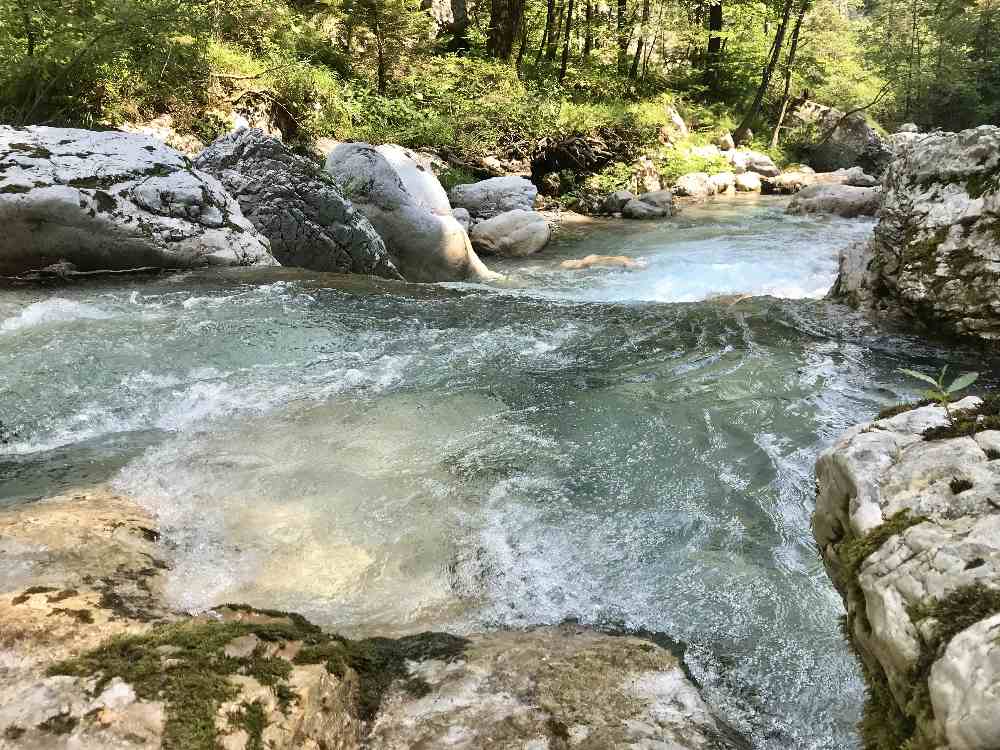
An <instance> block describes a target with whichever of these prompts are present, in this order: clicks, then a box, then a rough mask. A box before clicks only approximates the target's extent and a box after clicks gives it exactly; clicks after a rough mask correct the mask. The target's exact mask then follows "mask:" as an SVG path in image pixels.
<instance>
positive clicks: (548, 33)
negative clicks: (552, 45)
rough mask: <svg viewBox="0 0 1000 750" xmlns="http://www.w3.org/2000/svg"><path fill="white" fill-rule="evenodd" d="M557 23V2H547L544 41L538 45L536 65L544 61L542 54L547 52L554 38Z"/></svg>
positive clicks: (552, 0)
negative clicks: (550, 41)
mask: <svg viewBox="0 0 1000 750" xmlns="http://www.w3.org/2000/svg"><path fill="white" fill-rule="evenodd" d="M555 22H556V0H546V3H545V31H544V32H542V41H541V43H540V44H539V45H538V54H537V55H535V65H536V66H537V65H538V63H540V62H541V61H542V53H543V52H544V51H545V49H546V47H547V46H548V44H549V40H550V39H551V38H552V31H553V29H554V27H555Z"/></svg>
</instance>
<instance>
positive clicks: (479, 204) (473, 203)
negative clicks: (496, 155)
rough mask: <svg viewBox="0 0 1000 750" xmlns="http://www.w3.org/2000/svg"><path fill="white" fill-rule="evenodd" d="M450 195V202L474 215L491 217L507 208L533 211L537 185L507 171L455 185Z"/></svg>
mask: <svg viewBox="0 0 1000 750" xmlns="http://www.w3.org/2000/svg"><path fill="white" fill-rule="evenodd" d="M448 197H449V198H450V199H451V205H453V206H455V207H456V208H464V209H466V210H467V211H468V212H469V213H470V214H471V215H472V217H473V218H475V219H492V218H493V217H494V216H499V215H500V214H502V213H506V212H508V211H516V210H521V211H531V210H532V209H533V208H534V205H535V198H536V197H538V188H536V187H535V186H534V185H533V184H532V183H531V180H526V179H525V178H524V177H518V176H517V175H507V176H505V177H491V178H490V179H488V180H483V181H482V182H473V183H471V184H468V185H456V186H455V187H453V188H452V189H451V193H449V195H448Z"/></svg>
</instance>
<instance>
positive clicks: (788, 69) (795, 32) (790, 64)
mask: <svg viewBox="0 0 1000 750" xmlns="http://www.w3.org/2000/svg"><path fill="white" fill-rule="evenodd" d="M810 1H811V0H802V5H800V6H799V15H798V16H796V18H795V28H793V29H792V41H791V43H790V44H789V47H788V57H786V58H785V90H784V91H783V92H782V94H781V112H780V113H779V114H778V122H776V123H775V125H774V132H773V133H772V134H771V148H776V147H777V145H778V138H779V133H780V131H781V126H782V124H783V123H784V122H785V115H786V114H787V113H788V102H789V101H790V97H789V94H790V92H791V89H792V70H793V68H794V66H795V51H796V50H797V49H798V47H799V31H800V30H801V29H802V19H803V18H805V15H806V12H807V11H808V10H809V3H810Z"/></svg>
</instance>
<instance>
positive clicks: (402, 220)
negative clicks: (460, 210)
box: [326, 143, 499, 282]
mask: <svg viewBox="0 0 1000 750" xmlns="http://www.w3.org/2000/svg"><path fill="white" fill-rule="evenodd" d="M326 169H327V171H328V172H329V173H330V174H331V175H332V176H333V179H334V180H335V181H336V182H337V184H338V185H339V186H340V188H341V190H342V191H343V192H344V195H345V196H346V197H347V198H348V199H349V200H350V201H351V202H352V203H353V204H354V207H355V208H357V209H358V210H359V211H361V212H362V213H363V214H364V215H365V216H366V217H367V218H368V220H369V221H370V222H371V223H372V226H374V227H375V231H377V232H378V233H379V236H380V237H381V238H382V239H383V240H384V241H385V244H386V247H387V248H388V249H389V254H390V255H391V256H392V258H393V260H394V261H395V263H396V267H397V268H399V270H400V271H401V272H402V273H403V276H405V277H406V279H408V280H409V281H420V282H434V281H494V280H496V279H498V278H499V274H496V273H493V272H492V271H490V270H489V269H488V268H487V267H486V266H485V264H484V263H483V262H482V261H481V260H480V259H479V256H477V255H476V253H475V251H474V250H473V249H472V245H471V244H470V243H469V237H468V235H467V234H466V232H465V230H464V229H463V228H462V225H461V224H459V223H458V221H457V220H456V219H455V217H454V216H453V215H452V213H451V206H450V205H449V203H448V196H447V194H446V193H445V192H444V189H443V188H442V187H441V184H440V183H439V182H438V181H437V178H436V177H435V176H434V175H433V174H431V173H430V172H426V171H423V170H421V169H420V168H419V166H418V165H417V162H416V161H415V160H413V159H412V158H410V156H409V155H408V152H407V151H406V149H403V148H401V147H399V146H392V145H390V146H380V147H379V148H375V147H374V146H371V145H369V144H367V143H343V144H340V145H339V146H337V147H336V148H334V149H333V151H331V152H330V154H329V156H327V160H326Z"/></svg>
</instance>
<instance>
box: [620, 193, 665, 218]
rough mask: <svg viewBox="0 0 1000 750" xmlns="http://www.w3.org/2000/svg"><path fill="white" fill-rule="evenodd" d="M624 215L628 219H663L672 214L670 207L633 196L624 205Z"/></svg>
mask: <svg viewBox="0 0 1000 750" xmlns="http://www.w3.org/2000/svg"><path fill="white" fill-rule="evenodd" d="M622 216H623V217H625V218H626V219H662V218H664V217H667V216H670V209H667V208H661V207H660V206H656V205H653V204H652V203H647V202H646V201H644V200H640V199H639V198H633V199H632V200H630V201H629V202H628V203H626V204H625V205H624V207H622Z"/></svg>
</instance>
